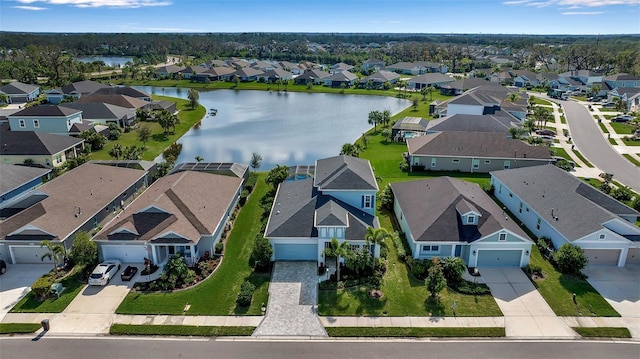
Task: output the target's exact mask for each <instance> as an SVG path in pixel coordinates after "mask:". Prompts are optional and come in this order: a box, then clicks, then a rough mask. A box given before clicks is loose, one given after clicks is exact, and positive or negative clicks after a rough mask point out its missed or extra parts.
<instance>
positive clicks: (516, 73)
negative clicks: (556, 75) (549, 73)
mask: <svg viewBox="0 0 640 359" xmlns="http://www.w3.org/2000/svg"><path fill="white" fill-rule="evenodd" d="M512 76H513V85H514V86H516V87H527V86H537V85H538V83H539V81H538V74H536V73H535V72H533V71H529V70H512Z"/></svg>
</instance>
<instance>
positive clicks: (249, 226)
mask: <svg viewBox="0 0 640 359" xmlns="http://www.w3.org/2000/svg"><path fill="white" fill-rule="evenodd" d="M265 176H266V175H265V174H260V175H258V181H257V183H256V188H255V189H254V191H253V193H252V194H251V196H250V197H249V199H248V200H247V203H246V204H245V205H244V207H242V209H241V210H240V213H239V214H238V216H237V218H236V221H235V223H234V227H233V230H232V231H231V234H230V235H229V237H228V239H227V241H226V243H225V257H224V259H223V260H222V262H221V264H220V266H219V267H218V269H217V270H216V272H215V273H214V274H212V275H211V277H209V278H208V279H206V280H205V281H204V282H202V283H201V284H200V285H198V286H196V287H195V288H192V289H186V290H183V291H175V292H170V293H152V294H144V293H140V292H131V293H129V294H128V295H127V297H126V298H125V300H124V301H123V302H122V304H120V307H119V308H118V310H117V311H116V312H117V313H119V314H186V315H261V314H262V312H261V306H262V303H267V300H268V295H269V294H268V288H269V278H270V276H269V274H256V273H253V271H252V268H251V266H250V265H249V256H250V255H251V251H252V250H253V243H254V239H255V237H256V235H257V234H258V231H259V230H260V228H261V222H260V220H261V214H262V208H261V207H260V199H261V198H262V197H263V196H264V194H265V193H266V192H267V190H268V186H267V184H265V183H264V178H265ZM247 279H248V280H250V281H251V282H252V283H253V284H255V286H256V288H257V289H256V292H255V293H254V295H253V301H252V303H251V306H250V307H249V308H242V307H236V302H235V301H236V296H237V294H238V292H239V291H240V285H241V284H242V283H243V282H244V281H245V280H247ZM186 304H190V305H191V308H190V309H189V311H188V312H186V313H185V312H183V309H184V307H185V305H186Z"/></svg>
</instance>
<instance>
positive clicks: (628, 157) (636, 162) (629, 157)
mask: <svg viewBox="0 0 640 359" xmlns="http://www.w3.org/2000/svg"><path fill="white" fill-rule="evenodd" d="M623 156H624V157H625V158H626V159H628V160H629V161H630V162H631V163H633V164H634V165H636V166H638V167H640V161H638V160H636V159H635V158H633V157H631V155H630V154H627V153H625V154H623Z"/></svg>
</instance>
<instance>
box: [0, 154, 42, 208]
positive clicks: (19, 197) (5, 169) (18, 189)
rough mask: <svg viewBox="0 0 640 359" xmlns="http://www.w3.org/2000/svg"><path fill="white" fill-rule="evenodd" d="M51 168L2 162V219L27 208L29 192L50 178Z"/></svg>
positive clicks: (0, 165) (0, 195) (0, 189)
mask: <svg viewBox="0 0 640 359" xmlns="http://www.w3.org/2000/svg"><path fill="white" fill-rule="evenodd" d="M50 173H51V169H50V168H43V167H32V166H24V165H17V164H14V165H12V164H6V163H0V174H2V181H0V219H5V218H7V217H9V216H12V215H14V214H16V213H17V212H19V211H20V210H22V209H24V208H26V207H25V205H24V200H25V199H26V197H28V196H27V193H29V192H31V191H33V190H34V189H35V188H36V187H38V186H40V185H41V184H42V183H43V182H44V180H45V179H47V180H48V179H49V178H50V177H49V174H50Z"/></svg>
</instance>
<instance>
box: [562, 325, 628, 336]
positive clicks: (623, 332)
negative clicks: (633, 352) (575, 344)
mask: <svg viewBox="0 0 640 359" xmlns="http://www.w3.org/2000/svg"><path fill="white" fill-rule="evenodd" d="M573 330H575V331H576V333H578V334H580V335H582V336H583V337H586V338H631V333H630V332H629V329H627V328H624V327H594V328H591V327H589V328H587V327H574V328H573Z"/></svg>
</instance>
